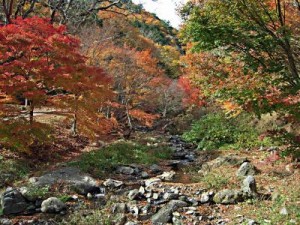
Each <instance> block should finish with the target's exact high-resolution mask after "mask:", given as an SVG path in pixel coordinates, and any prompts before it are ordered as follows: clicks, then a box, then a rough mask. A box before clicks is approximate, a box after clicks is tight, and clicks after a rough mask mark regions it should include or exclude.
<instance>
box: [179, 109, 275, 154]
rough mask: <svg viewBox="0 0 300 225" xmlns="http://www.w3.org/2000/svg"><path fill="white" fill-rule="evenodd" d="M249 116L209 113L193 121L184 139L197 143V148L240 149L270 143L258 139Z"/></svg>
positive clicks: (269, 143)
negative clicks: (227, 115) (232, 116)
mask: <svg viewBox="0 0 300 225" xmlns="http://www.w3.org/2000/svg"><path fill="white" fill-rule="evenodd" d="M251 120H252V118H251V116H249V115H247V114H242V115H239V117H237V118H226V116H225V115H224V114H223V113H210V114H207V115H205V116H203V117H202V118H201V119H200V120H198V121H196V122H195V123H193V125H192V128H191V130H190V131H188V132H185V133H184V134H183V138H184V140H186V141H188V142H193V143H196V144H197V145H198V149H202V150H215V149H229V148H231V149H242V148H256V147H260V146H269V145H271V140H270V139H268V138H265V139H264V140H260V139H259V133H258V131H257V130H256V129H255V128H254V127H253V126H252V125H251Z"/></svg>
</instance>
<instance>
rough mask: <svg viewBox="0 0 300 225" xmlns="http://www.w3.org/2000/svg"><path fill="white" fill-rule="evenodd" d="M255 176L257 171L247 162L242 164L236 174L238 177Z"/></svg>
mask: <svg viewBox="0 0 300 225" xmlns="http://www.w3.org/2000/svg"><path fill="white" fill-rule="evenodd" d="M255 174H257V169H256V168H255V167H254V166H253V165H252V164H251V163H249V162H244V163H243V164H242V165H241V166H240V168H239V169H238V171H237V172H236V175H237V176H238V177H245V176H248V175H252V176H253V175H255Z"/></svg>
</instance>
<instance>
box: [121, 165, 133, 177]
mask: <svg viewBox="0 0 300 225" xmlns="http://www.w3.org/2000/svg"><path fill="white" fill-rule="evenodd" d="M117 172H118V173H122V174H125V175H133V174H134V173H135V170H134V169H133V168H131V167H129V166H120V167H118V168H117Z"/></svg>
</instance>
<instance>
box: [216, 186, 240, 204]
mask: <svg viewBox="0 0 300 225" xmlns="http://www.w3.org/2000/svg"><path fill="white" fill-rule="evenodd" d="M213 201H214V202H215V203H217V204H234V203H237V202H240V201H243V194H242V193H241V192H240V191H237V190H229V189H225V190H222V191H219V192H217V193H216V194H215V196H214V198H213Z"/></svg>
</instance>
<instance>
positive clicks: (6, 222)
mask: <svg viewBox="0 0 300 225" xmlns="http://www.w3.org/2000/svg"><path fill="white" fill-rule="evenodd" d="M0 224H1V225H12V224H13V223H12V221H11V220H9V219H0Z"/></svg>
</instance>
